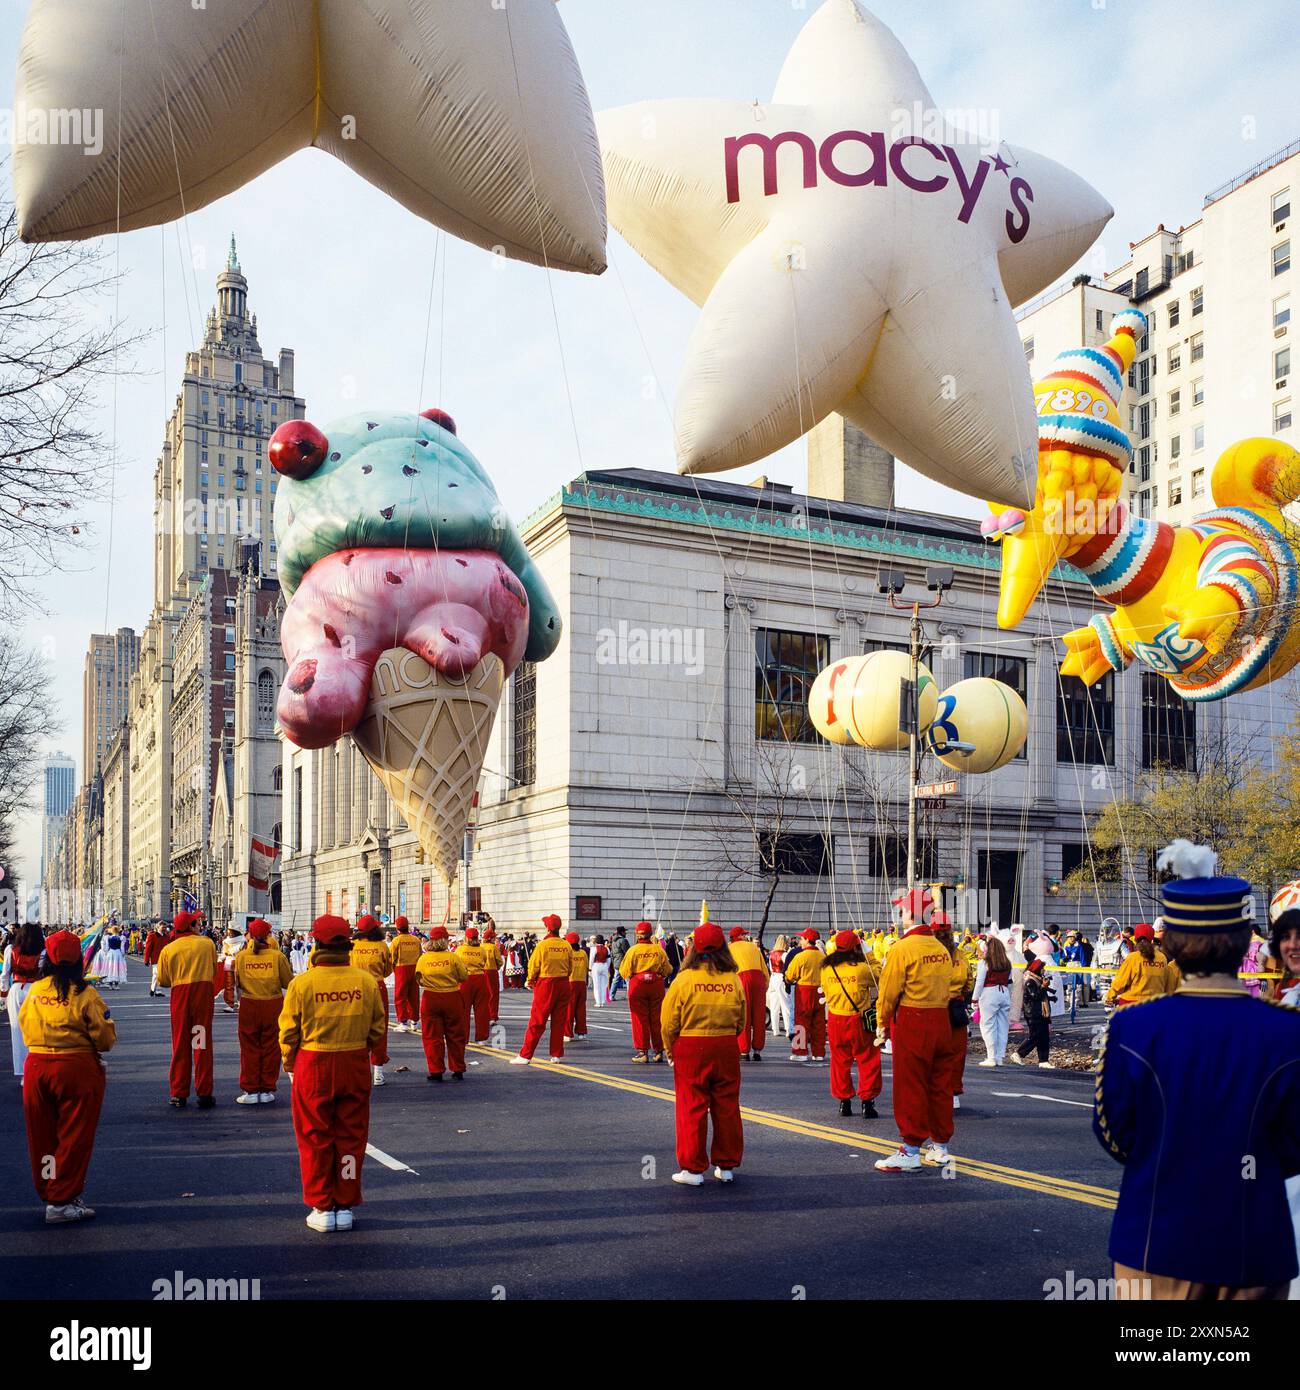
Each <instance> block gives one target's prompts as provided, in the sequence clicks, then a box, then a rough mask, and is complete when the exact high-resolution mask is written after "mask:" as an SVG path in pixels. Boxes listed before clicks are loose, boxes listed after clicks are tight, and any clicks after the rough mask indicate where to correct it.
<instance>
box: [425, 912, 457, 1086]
mask: <svg viewBox="0 0 1300 1390" xmlns="http://www.w3.org/2000/svg"><path fill="white" fill-rule="evenodd" d="M447 943H448V936H447V928H446V927H434V929H433V930H432V931H431V932H430V933H429V944H428V946H427V947H426V948H425V951H424V953H423V954H422V955H421V956H420V959H419V960H418V961H417V962H416V966H415V977H416V980H417V982H418V983H419V986H420V1031H421V1033H422V1034H423V1035H424V1060H425V1063H426V1065H427V1067H428V1072H429V1080H430V1081H441V1080H442V1077H443V1072H444V1070H445V1065H444V1064H449V1065H450V1066H451V1074H452V1076H453V1077H455V1079H456V1080H457V1081H464V1079H465V1041H466V1036H467V1032H468V1023H467V1020H466V1017H465V1002H464V1000H463V999H462V998H461V996H460V987H461V985H462V984H463V983H464V982H465V981H466V980H467V979H468V978H469V971H468V970H467V969H466V966H465V962H464V961H463V960H461V958H460V957H459V956H458V955H457V954H456V952H455V951H451V950H448V949H447Z"/></svg>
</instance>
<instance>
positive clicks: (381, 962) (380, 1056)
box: [351, 914, 393, 1086]
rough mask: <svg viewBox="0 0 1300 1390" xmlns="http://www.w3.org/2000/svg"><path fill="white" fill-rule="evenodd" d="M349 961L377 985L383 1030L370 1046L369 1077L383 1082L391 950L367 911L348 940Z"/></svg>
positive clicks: (391, 968)
mask: <svg viewBox="0 0 1300 1390" xmlns="http://www.w3.org/2000/svg"><path fill="white" fill-rule="evenodd" d="M351 963H352V965H354V966H355V967H356V968H357V969H358V970H364V971H366V972H367V974H369V975H370V976H371V978H372V979H373V980H374V982H375V984H376V985H378V986H379V999H380V1002H381V1003H382V1004H383V1006H384V1031H383V1035H382V1036H381V1037H380V1039H379V1041H378V1042H377V1043H376V1044H375V1045H374V1047H372V1048H371V1050H370V1063H371V1073H370V1076H371V1081H372V1083H373V1084H374V1085H376V1086H382V1085H383V1084H384V1063H385V1062H386V1061H388V986H387V985H386V984H385V983H384V981H385V980H386V979H387V978H388V977H389V976H390V975H391V974H392V973H393V953H392V952H391V951H390V950H389V949H388V943H387V942H386V941H385V940H384V939H383V930H382V928H381V927H380V925H379V921H378V919H377V918H375V917H371V916H370V915H369V914H367V915H366V916H364V917H361V918H358V920H357V937H356V940H354V941H353V943H352V960H351Z"/></svg>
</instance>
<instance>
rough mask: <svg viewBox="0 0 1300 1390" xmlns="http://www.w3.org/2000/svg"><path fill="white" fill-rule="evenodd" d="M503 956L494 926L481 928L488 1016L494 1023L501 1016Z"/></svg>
mask: <svg viewBox="0 0 1300 1390" xmlns="http://www.w3.org/2000/svg"><path fill="white" fill-rule="evenodd" d="M504 964H505V957H504V956H503V955H502V954H501V946H500V943H499V942H498V941H497V929H496V928H495V927H494V926H491V925H489V926H486V927H484V928H483V978H484V979H485V980H486V981H487V992H488V1018H489V1020H491V1022H493V1023H495V1022H496V1021H497V1020H498V1019H499V1018H500V1017H501V967H502V966H503V965H504Z"/></svg>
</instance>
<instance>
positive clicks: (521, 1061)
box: [510, 1057, 533, 1067]
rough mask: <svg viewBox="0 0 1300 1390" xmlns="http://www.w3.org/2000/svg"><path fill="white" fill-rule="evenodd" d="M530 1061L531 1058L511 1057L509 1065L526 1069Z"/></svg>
mask: <svg viewBox="0 0 1300 1390" xmlns="http://www.w3.org/2000/svg"><path fill="white" fill-rule="evenodd" d="M532 1060H533V1059H532V1058H531V1057H512V1058H511V1059H510V1065H511V1066H512V1067H526V1066H527V1065H528V1064H529V1063H530V1062H531V1061H532Z"/></svg>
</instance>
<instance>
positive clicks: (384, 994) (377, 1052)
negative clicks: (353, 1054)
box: [370, 980, 388, 1067]
mask: <svg viewBox="0 0 1300 1390" xmlns="http://www.w3.org/2000/svg"><path fill="white" fill-rule="evenodd" d="M375 983H376V984H377V985H378V986H379V997H380V998H381V999H382V1000H383V1001H384V1035H383V1037H381V1038H380V1039H379V1041H378V1042H377V1043H376V1044H375V1045H374V1047H372V1048H371V1049H370V1060H371V1061H372V1062H373V1063H374V1064H375V1066H377V1067H382V1066H383V1065H384V1063H385V1062H386V1061H388V986H387V985H386V984H385V983H384V982H383V980H376V981H375Z"/></svg>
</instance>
